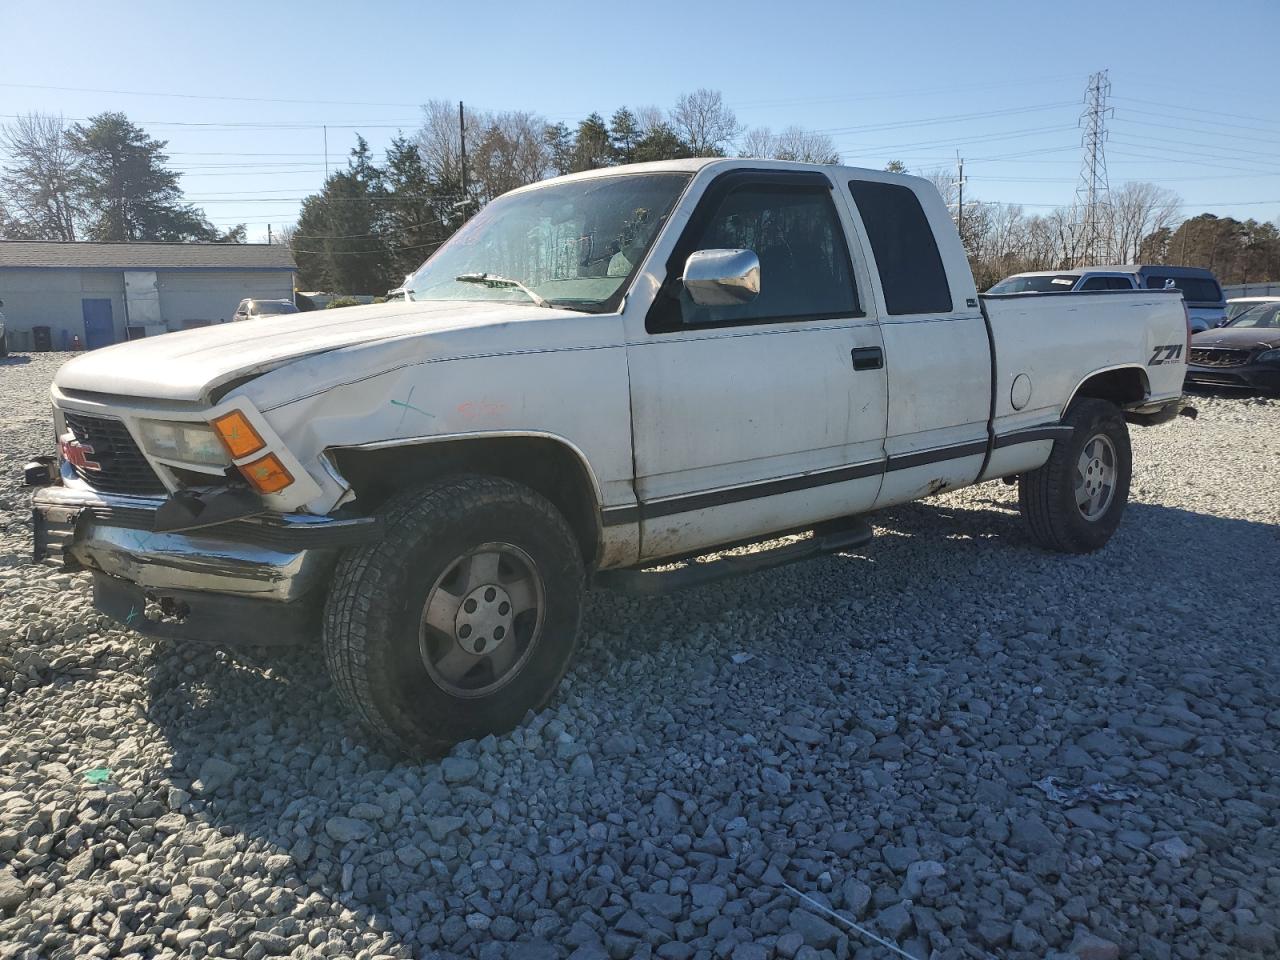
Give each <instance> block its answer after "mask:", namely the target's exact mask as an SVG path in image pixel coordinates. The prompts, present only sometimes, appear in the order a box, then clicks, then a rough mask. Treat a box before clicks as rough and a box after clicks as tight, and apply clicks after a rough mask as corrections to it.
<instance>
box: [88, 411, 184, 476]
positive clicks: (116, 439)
mask: <svg viewBox="0 0 1280 960" xmlns="http://www.w3.org/2000/svg"><path fill="white" fill-rule="evenodd" d="M63 417H64V418H65V419H66V421H67V429H68V430H69V431H71V435H72V436H74V437H75V438H76V440H77V441H78V442H80V443H82V444H86V445H88V446H90V447H92V448H93V452H92V453H88V454H87V460H88V461H89V462H90V463H94V464H97V466H98V467H99V468H100V469H97V470H92V469H89V468H88V467H81V466H76V465H75V464H72V465H71V467H72V469H73V470H75V472H76V475H77V476H78V477H79V478H80V479H81V480H83V481H84V482H85V483H87V484H89V486H91V487H93V488H94V489H95V490H103V491H105V492H107V493H132V494H138V495H147V494H160V493H164V492H165V488H164V484H163V483H161V482H160V478H159V477H158V476H156V472H155V471H154V470H152V469H151V464H149V463H147V460H146V457H144V456H143V455H142V451H141V450H139V449H138V445H137V444H136V443H134V442H133V437H132V436H130V434H129V430H128V429H127V428H126V427H125V425H124V424H123V423H122V422H121V421H119V420H109V419H107V418H106V417H87V416H85V415H84V414H81V413H66V412H64V413H63Z"/></svg>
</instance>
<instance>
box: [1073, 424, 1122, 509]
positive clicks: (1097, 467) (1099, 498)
mask: <svg viewBox="0 0 1280 960" xmlns="http://www.w3.org/2000/svg"><path fill="white" fill-rule="evenodd" d="M1116 459H1117V458H1116V448H1115V444H1113V443H1112V442H1111V438H1110V437H1108V436H1107V435H1106V434H1102V433H1099V434H1095V435H1094V436H1093V437H1091V438H1089V442H1088V443H1086V444H1085V445H1084V449H1083V450H1081V451H1080V457H1079V459H1077V461H1076V476H1075V498H1076V506H1077V507H1078V508H1079V510H1080V515H1081V516H1083V517H1084V518H1085V519H1086V520H1088V521H1090V522H1093V521H1095V520H1097V519H1098V518H1099V517H1101V516H1102V515H1103V514H1105V513H1106V512H1107V510H1108V509H1109V508H1110V506H1111V501H1112V500H1114V499H1115V495H1116V476H1117V475H1118V473H1119V469H1118V468H1117V465H1116Z"/></svg>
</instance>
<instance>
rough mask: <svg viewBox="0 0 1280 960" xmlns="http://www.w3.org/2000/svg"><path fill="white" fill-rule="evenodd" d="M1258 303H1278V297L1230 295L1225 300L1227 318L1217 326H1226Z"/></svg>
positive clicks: (1279, 300)
mask: <svg viewBox="0 0 1280 960" xmlns="http://www.w3.org/2000/svg"><path fill="white" fill-rule="evenodd" d="M1260 303H1280V297H1232V298H1231V299H1230V300H1228V301H1227V318H1226V320H1224V321H1223V322H1222V323H1221V324H1219V326H1224V327H1225V326H1226V325H1227V324H1229V323H1230V322H1231V321H1232V320H1234V319H1235V318H1236V317H1238V316H1240V314H1242V313H1244V312H1245V311H1246V310H1250V309H1252V308H1253V307H1256V306H1257V305H1258V304H1260Z"/></svg>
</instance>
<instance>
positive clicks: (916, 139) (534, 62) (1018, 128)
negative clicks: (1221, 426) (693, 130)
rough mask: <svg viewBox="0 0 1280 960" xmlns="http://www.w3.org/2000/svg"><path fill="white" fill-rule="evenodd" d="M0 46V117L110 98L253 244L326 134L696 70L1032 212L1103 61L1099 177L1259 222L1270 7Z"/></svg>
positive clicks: (194, 17) (287, 18)
mask: <svg viewBox="0 0 1280 960" xmlns="http://www.w3.org/2000/svg"><path fill="white" fill-rule="evenodd" d="M0 37H4V38H5V42H4V44H3V48H2V49H0V114H3V115H13V114H19V113H25V112H28V111H43V112H53V113H61V114H63V115H64V116H66V117H67V118H83V117H88V116H90V115H92V114H94V113H98V112H101V111H103V110H123V111H124V112H125V113H127V114H128V115H129V117H130V118H131V119H133V120H134V121H135V122H139V123H141V124H142V125H143V126H145V127H146V129H147V130H148V131H149V132H150V133H151V134H152V135H153V136H156V137H159V138H161V139H166V140H168V141H169V150H170V153H171V156H172V163H173V165H174V166H175V167H177V168H179V169H181V170H183V171H184V176H183V180H182V183H183V187H184V189H185V190H186V192H187V195H188V197H189V199H191V200H192V201H193V202H195V203H197V204H199V205H200V206H202V207H203V208H204V209H205V210H206V212H207V213H208V214H209V216H210V217H211V218H212V219H213V220H214V221H215V222H216V223H218V224H219V225H229V224H232V223H235V222H240V221H247V222H248V223H249V234H250V238H251V239H258V238H261V237H264V236H265V234H266V230H267V224H268V223H271V224H273V225H274V226H275V227H276V228H279V227H280V226H283V225H285V224H287V223H289V222H291V221H292V220H293V219H294V217H295V216H296V212H297V199H298V198H301V197H302V196H304V195H306V194H307V193H310V192H313V191H314V190H316V189H317V188H318V187H319V185H320V184H321V182H322V181H323V177H324V151H323V132H322V130H321V129H320V126H321V125H326V124H327V125H328V127H329V131H328V137H329V156H330V161H329V162H330V163H331V164H341V163H343V162H345V154H346V151H347V149H349V147H350V145H351V143H352V141H353V140H354V137H355V133H356V132H357V131H359V132H361V133H363V134H364V135H365V136H366V138H367V139H368V140H369V141H370V143H371V144H372V145H373V146H374V147H375V148H381V147H383V146H385V144H386V142H387V141H388V140H389V139H390V137H392V136H394V135H395V133H396V131H397V129H403V130H405V131H406V132H409V131H412V130H413V128H414V126H415V125H416V123H417V116H418V111H417V109H416V104H419V103H421V102H422V101H424V100H428V99H432V98H443V99H448V100H458V99H462V100H465V101H466V102H467V103H468V104H471V105H474V106H475V107H477V108H482V109H483V108H488V109H524V110H532V111H537V112H539V113H542V114H543V115H544V116H546V117H548V118H549V119H550V120H552V121H556V120H564V121H566V122H567V123H573V122H574V121H576V120H577V119H579V118H581V117H582V116H585V115H586V114H587V113H589V112H591V111H592V110H596V111H599V112H600V113H602V114H604V115H605V116H606V117H607V116H608V115H609V114H610V113H612V111H613V110H614V109H615V108H617V107H618V106H620V105H623V104H626V105H629V106H632V107H635V106H640V105H646V104H656V105H658V106H661V107H664V108H665V107H669V106H670V105H671V104H672V103H674V101H675V99H676V98H677V97H678V96H679V95H680V93H682V92H684V91H687V90H692V89H695V88H697V87H712V88H715V89H718V90H720V91H722V92H723V94H724V97H725V99H726V101H727V102H728V103H729V105H730V106H731V107H733V108H734V110H735V111H736V112H737V114H738V118H739V119H740V120H741V121H742V122H744V123H745V124H748V125H750V126H756V125H769V126H772V127H774V128H781V127H783V126H786V125H788V124H791V123H796V124H800V125H802V126H805V127H809V128H814V129H819V130H824V131H828V132H830V133H831V136H832V137H833V139H834V140H835V142H836V146H837V147H838V148H839V149H840V151H841V153H842V154H843V156H844V159H845V161H846V162H847V163H852V164H856V165H862V166H874V167H882V166H883V165H884V164H885V163H886V162H887V161H889V160H891V159H895V158H898V159H902V160H904V161H905V162H906V163H907V165H908V167H909V168H910V169H911V170H912V171H913V172H923V171H928V170H930V169H934V168H937V167H940V166H951V165H954V162H955V154H956V150H957V149H959V150H960V151H961V153H962V154H963V155H964V157H965V158H966V165H965V166H966V173H967V174H968V176H969V185H968V187H967V191H968V193H969V195H971V196H976V197H979V198H981V199H983V200H1000V201H1006V202H1018V203H1022V204H1024V205H1026V208H1027V211H1028V212H1042V211H1043V210H1046V209H1048V208H1050V207H1052V206H1055V205H1057V204H1060V203H1067V202H1069V201H1070V200H1071V198H1072V196H1073V193H1074V189H1075V180H1076V177H1077V175H1078V172H1079V166H1080V147H1079V141H1080V132H1079V130H1078V128H1077V120H1078V117H1079V114H1080V112H1081V110H1082V103H1081V100H1082V97H1083V93H1084V87H1085V82H1086V79H1087V77H1088V75H1089V74H1090V73H1091V72H1093V71H1095V70H1099V69H1103V68H1106V69H1109V70H1110V78H1111V83H1112V95H1113V100H1112V103H1113V106H1114V107H1115V117H1114V119H1113V120H1112V121H1111V141H1110V143H1109V144H1108V160H1109V164H1108V166H1109V172H1110V178H1111V183H1112V185H1113V186H1118V185H1120V184H1122V183H1124V182H1125V181H1127V180H1150V181H1154V182H1156V183H1159V184H1160V185H1161V186H1165V187H1168V188H1170V189H1173V190H1175V191H1176V192H1177V193H1179V194H1180V195H1181V197H1182V198H1183V200H1184V201H1186V202H1187V203H1186V206H1185V207H1184V211H1183V212H1184V213H1186V214H1195V213H1199V212H1202V211H1204V210H1209V211H1212V212H1214V213H1219V214H1229V215H1233V216H1237V217H1242V218H1243V217H1254V218H1257V219H1260V220H1273V219H1275V218H1276V217H1277V216H1278V215H1280V97H1277V81H1276V78H1277V77H1278V76H1280V42H1278V40H1277V38H1280V3H1277V2H1276V0H1219V2H1213V3H1210V2H1207V0H1202V2H1187V0H1156V2H1148V0H1111V2H1094V0H1083V2H1076V3H1072V4H1070V5H1064V4H1061V3H1055V4H1049V3H1037V2H1035V0H1021V2H1011V0H1010V2H1007V0H970V2H968V3H964V4H961V3H957V2H943V0H923V2H914V3H885V2H883V0H879V2H862V0H857V2H853V0H848V2H843V3H841V2H822V3H819V2H812V3H809V2H803V0H792V2H788V3H778V2H773V3H761V2H755V0H736V2H734V3H731V4H719V3H708V2H703V3H698V2H690V0H685V2H682V3H674V2H667V0H654V2H649V3H643V4H642V3H631V4H625V3H607V2H601V0H595V2H591V3H585V2H582V3H580V2H550V3H544V4H537V5H535V4H530V3H503V2H488V3H483V4H477V3H470V4H467V3H456V2H455V3H449V4H434V3H407V2H406V3H394V2H387V3H377V2H368V3H364V4H357V3H333V2H310V3H301V2H297V3H283V2H280V3H270V2H257V3H243V2H238V0H224V2H220V3H217V4H174V3H172V2H168V3H152V2H133V3H129V4H114V3H112V4H104V3H100V2H98V3H58V2H44V3H39V4H36V3H22V4H17V3H15V2H12V0H9V2H6V3H5V4H4V5H3V8H0ZM51 87H60V88H85V89H49V88H51ZM90 91H117V92H90ZM218 98H228V99H218ZM232 98H243V99H232ZM281 100H293V101H301V102H294V103H282V102H271V101H281ZM321 101H325V102H321ZM2 119H3V117H0V120H2Z"/></svg>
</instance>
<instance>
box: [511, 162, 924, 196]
mask: <svg viewBox="0 0 1280 960" xmlns="http://www.w3.org/2000/svg"><path fill="white" fill-rule="evenodd" d="M712 166H722V167H724V168H725V169H727V170H734V169H744V168H750V169H753V170H817V171H820V172H824V173H831V174H833V175H834V176H836V177H841V176H849V177H853V178H855V179H859V180H863V179H866V180H880V181H884V182H895V181H896V182H899V183H903V184H908V183H909V184H912V185H913V187H914V188H915V189H918V188H919V185H921V184H927V183H929V181H928V180H926V179H925V178H923V177H914V176H911V175H910V174H906V173H890V172H889V171H887V170H875V169H872V168H869V167H848V166H844V165H842V164H834V163H800V162H798V161H795V160H763V159H758V158H755V157H691V158H689V159H687V160H655V161H653V162H651V163H627V164H623V165H621V166H617V167H597V168H596V169H594V170H583V171H582V172H581V173H567V174H565V175H564V176H560V177H552V178H550V179H548V180H538V181H537V182H535V183H531V184H528V185H527V186H523V187H517V188H516V189H515V190H512V191H510V192H511V193H522V192H523V191H525V190H537V189H539V188H540V187H545V186H548V185H550V184H556V183H570V182H572V181H575V180H593V179H596V178H599V177H614V176H617V175H618V174H630V173H697V172H698V171H699V170H702V169H704V168H706V167H712ZM930 186H932V184H930Z"/></svg>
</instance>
